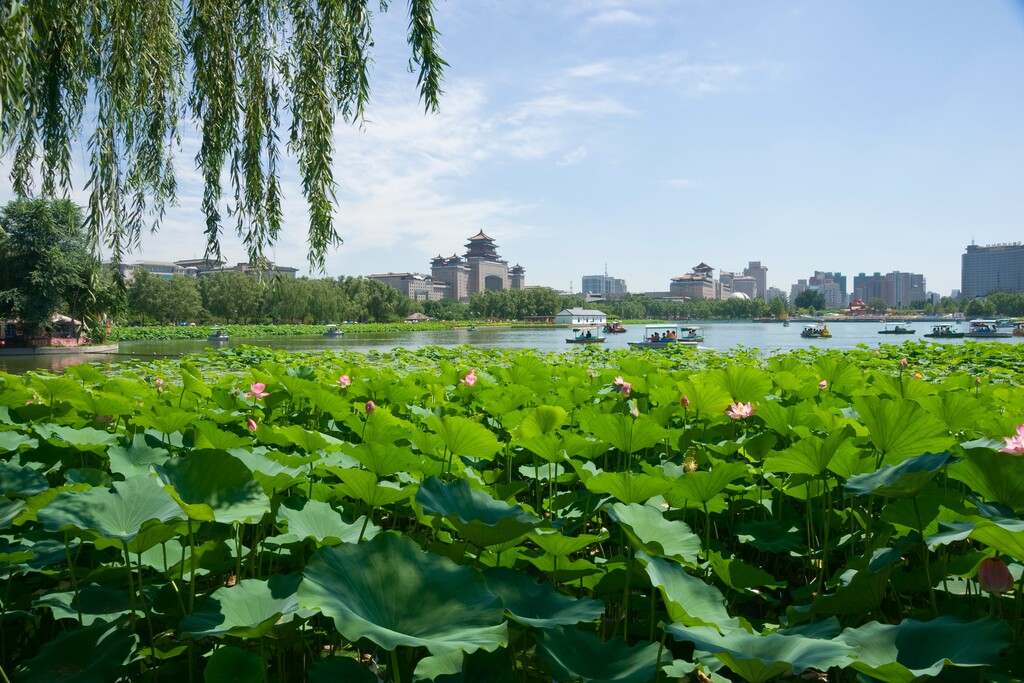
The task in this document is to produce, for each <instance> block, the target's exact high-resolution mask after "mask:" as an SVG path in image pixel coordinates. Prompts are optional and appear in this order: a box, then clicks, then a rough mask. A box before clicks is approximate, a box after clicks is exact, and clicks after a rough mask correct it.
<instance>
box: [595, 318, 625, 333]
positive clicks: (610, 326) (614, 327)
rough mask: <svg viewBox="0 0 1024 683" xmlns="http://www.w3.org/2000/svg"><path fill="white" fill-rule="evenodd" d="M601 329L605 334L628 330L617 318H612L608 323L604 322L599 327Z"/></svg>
mask: <svg viewBox="0 0 1024 683" xmlns="http://www.w3.org/2000/svg"><path fill="white" fill-rule="evenodd" d="M601 331H602V332H604V333H605V334H621V333H623V332H628V330H627V329H626V328H625V327H623V326H622V323H620V322H619V321H618V320H613V321H612V322H610V323H605V325H604V327H602V328H601Z"/></svg>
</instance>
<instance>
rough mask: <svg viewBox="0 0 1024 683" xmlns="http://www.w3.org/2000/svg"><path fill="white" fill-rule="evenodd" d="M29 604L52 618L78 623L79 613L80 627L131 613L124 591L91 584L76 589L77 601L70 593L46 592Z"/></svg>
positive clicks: (129, 602)
mask: <svg viewBox="0 0 1024 683" xmlns="http://www.w3.org/2000/svg"><path fill="white" fill-rule="evenodd" d="M32 604H33V606H36V607H49V608H50V611H51V612H53V618H54V619H74V620H75V621H78V615H79V610H81V615H82V625H83V626H91V625H92V624H94V623H96V622H97V621H100V620H102V621H108V622H109V621H110V620H112V619H116V618H117V617H119V616H121V615H122V614H128V612H130V611H131V598H130V597H129V595H128V591H125V590H122V589H121V588H118V587H116V586H109V585H107V586H101V585H99V584H95V583H91V584H86V585H84V586H80V587H79V589H78V598H77V599H76V598H75V592H74V591H64V592H63V593H48V594H47V595H45V596H43V597H41V598H39V599H38V600H36V601H35V602H33V603H32Z"/></svg>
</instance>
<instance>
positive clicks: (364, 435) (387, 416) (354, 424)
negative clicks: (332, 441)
mask: <svg viewBox="0 0 1024 683" xmlns="http://www.w3.org/2000/svg"><path fill="white" fill-rule="evenodd" d="M360 413H361V410H360ZM360 413H352V414H351V415H350V416H349V417H348V418H347V419H346V420H345V425H346V426H348V428H349V429H351V430H352V432H353V433H354V434H359V437H360V440H361V441H362V442H363V443H371V442H373V443H395V442H396V441H400V440H403V439H412V438H414V437H415V436H416V434H417V433H418V432H419V430H418V429H414V428H412V426H411V425H410V424H409V423H408V422H406V421H405V420H402V419H400V418H398V417H395V416H394V415H392V414H391V412H390V411H388V410H387V409H386V407H382V406H377V410H376V411H374V413H373V414H372V415H370V416H361V415H360Z"/></svg>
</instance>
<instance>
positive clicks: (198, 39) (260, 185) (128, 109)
mask: <svg viewBox="0 0 1024 683" xmlns="http://www.w3.org/2000/svg"><path fill="white" fill-rule="evenodd" d="M377 7H379V8H380V10H381V11H384V10H386V9H387V3H385V2H381V3H371V2H369V1H368V0H349V1H348V2H318V1H317V0H247V1H246V2H239V1H237V0H191V2H179V0H79V1H77V2H43V1H41V0H14V1H13V2H5V3H3V4H2V6H0V44H2V45H3V46H4V47H3V49H2V50H0V93H4V96H3V99H2V105H0V152H5V153H11V155H12V157H13V159H12V163H11V169H12V171H11V180H12V182H13V185H14V190H15V192H16V193H17V194H18V195H19V196H28V195H29V194H30V193H31V192H32V191H33V182H34V180H35V179H37V178H38V179H39V181H40V182H41V191H42V194H43V195H44V196H52V195H54V194H55V193H56V192H57V191H58V190H62V191H64V192H65V193H66V192H68V191H70V189H71V186H72V182H71V177H72V158H73V154H72V152H73V150H74V149H75V147H76V145H77V144H78V143H79V142H80V141H84V142H85V154H86V156H87V158H88V162H87V165H88V168H87V169H86V170H85V176H86V177H87V178H88V182H87V184H86V189H87V190H88V191H89V200H88V220H87V227H88V229H89V231H90V233H91V235H92V236H93V237H94V238H99V237H102V238H103V239H104V241H105V242H106V243H107V244H109V246H110V247H111V248H112V249H113V252H114V255H115V257H116V258H117V259H118V260H120V258H121V256H122V255H123V254H124V253H126V252H127V251H129V250H130V249H131V248H132V247H134V246H137V245H138V243H139V241H140V238H141V235H142V232H143V229H144V228H147V227H149V226H150V225H151V224H152V225H154V226H155V225H156V224H158V223H159V220H160V216H161V215H162V214H163V212H164V210H165V209H166V208H167V207H168V206H169V205H170V204H171V203H172V202H173V201H174V197H175V191H176V182H175V172H174V163H173V161H174V156H175V154H176V153H178V152H180V145H179V143H178V141H179V138H180V129H181V126H182V124H183V122H182V121H181V120H180V119H179V117H180V116H181V115H182V114H184V115H185V116H186V117H188V118H189V119H191V121H192V122H193V123H194V124H195V126H196V128H197V129H198V130H199V131H200V132H201V136H202V141H201V144H200V147H199V154H198V155H197V157H196V164H197V166H198V169H199V171H200V172H201V173H202V175H203V178H204V181H205V193H204V196H203V203H202V206H203V211H204V212H205V214H206V226H205V232H206V238H207V243H208V252H209V253H211V254H219V252H220V247H219V241H220V234H221V231H222V228H223V226H222V225H221V216H220V211H221V206H222V205H223V203H224V202H223V201H222V199H223V198H222V195H223V188H222V183H221V178H222V174H223V177H227V178H229V182H230V192H231V194H233V202H231V203H232V205H233V213H234V215H235V216H236V219H237V223H236V225H235V229H236V230H237V231H238V233H239V234H240V235H241V236H242V237H243V238H244V241H245V244H246V245H247V248H248V250H249V258H250V261H252V262H255V261H256V260H257V259H258V258H259V257H261V256H262V255H263V252H264V250H265V249H266V247H267V246H268V245H270V244H272V243H273V242H274V240H275V239H276V238H277V237H278V234H279V231H280V227H281V220H282V209H281V181H280V174H281V164H280V163H279V159H280V155H281V145H280V142H279V138H280V134H281V129H282V128H283V127H285V126H287V135H288V138H287V141H288V144H287V148H288V149H289V150H290V151H292V152H293V153H294V154H295V156H296V157H297V163H298V169H299V175H300V176H301V180H302V182H301V186H302V191H303V194H304V195H305V198H306V202H307V204H308V207H309V256H310V261H311V263H313V264H314V265H315V266H321V267H322V266H323V260H324V256H325V254H326V252H327V249H328V248H329V247H330V246H332V245H334V244H337V243H339V242H340V238H339V236H338V233H337V231H336V230H335V227H334V225H333V221H332V212H333V207H332V203H333V199H334V177H333V162H334V159H333V156H334V155H333V152H334V124H335V121H336V119H338V118H339V117H340V118H341V119H342V120H344V121H359V120H361V118H362V115H363V110H364V106H365V104H366V102H367V100H368V97H369V65H370V63H371V55H370V49H371V48H372V46H373V39H372V36H371V19H372V18H373V16H374V11H373V10H374V9H375V8H377ZM408 7H409V32H408V41H409V44H410V46H411V48H412V56H411V60H410V66H412V65H416V67H418V71H419V73H418V87H419V89H420V96H421V99H422V101H423V103H424V105H425V108H426V109H427V110H436V109H437V106H438V101H439V98H440V95H441V78H442V68H443V67H444V66H445V62H444V60H442V59H441V57H440V55H439V45H438V43H437V36H438V32H437V30H436V29H435V26H434V19H433V0H409V3H408ZM12 93H14V94H16V95H12ZM283 113H284V114H286V115H287V118H285V119H284V120H282V114H283Z"/></svg>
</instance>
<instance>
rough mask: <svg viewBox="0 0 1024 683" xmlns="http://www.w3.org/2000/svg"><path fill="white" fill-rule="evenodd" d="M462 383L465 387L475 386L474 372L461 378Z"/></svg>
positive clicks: (471, 371)
mask: <svg viewBox="0 0 1024 683" xmlns="http://www.w3.org/2000/svg"><path fill="white" fill-rule="evenodd" d="M462 383H463V384H465V385H466V386H467V387H471V386H473V385H474V384H476V370H470V371H469V374H468V375H466V376H465V377H463V378H462Z"/></svg>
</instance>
